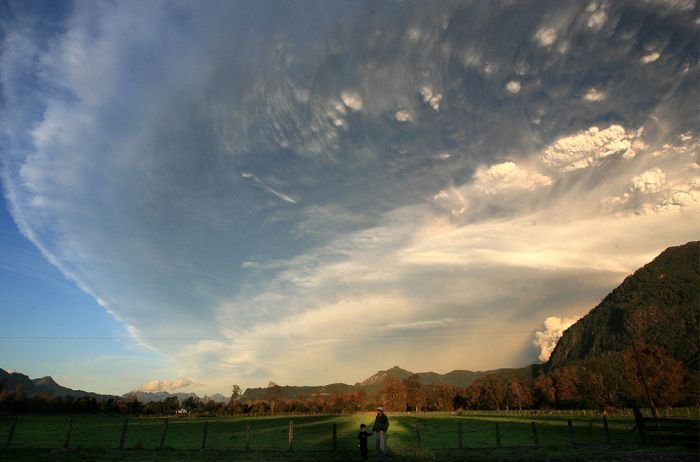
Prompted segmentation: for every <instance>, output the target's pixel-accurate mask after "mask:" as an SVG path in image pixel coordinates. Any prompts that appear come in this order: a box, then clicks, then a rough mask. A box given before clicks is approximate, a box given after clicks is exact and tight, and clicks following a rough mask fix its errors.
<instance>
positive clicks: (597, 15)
mask: <svg viewBox="0 0 700 462" xmlns="http://www.w3.org/2000/svg"><path fill="white" fill-rule="evenodd" d="M607 20H608V14H607V13H606V11H605V10H604V9H603V8H602V7H601V8H598V9H597V10H595V11H594V12H593V13H592V14H591V16H590V17H589V18H588V21H587V22H586V26H587V27H588V28H589V29H593V30H594V31H598V30H600V29H601V28H602V27H603V26H604V25H605V22H606V21H607Z"/></svg>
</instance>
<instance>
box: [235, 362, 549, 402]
mask: <svg viewBox="0 0 700 462" xmlns="http://www.w3.org/2000/svg"><path fill="white" fill-rule="evenodd" d="M539 369H540V366H537V365H531V366H526V367H522V368H519V369H496V370H492V371H483V372H482V371H478V372H472V371H465V370H455V371H452V372H448V373H447V374H438V373H435V372H418V373H417V374H418V376H419V377H420V379H421V383H422V384H423V385H433V384H443V383H444V384H448V385H453V386H457V387H468V386H469V385H471V384H472V383H474V382H475V381H477V380H479V379H481V378H483V377H486V376H487V375H497V376H500V377H502V378H503V379H504V380H506V379H507V380H509V379H511V378H518V379H522V380H529V379H532V378H533V377H535V376H536V375H537V372H538V371H539ZM413 374H414V372H411V371H408V370H406V369H402V368H400V367H398V366H394V367H392V368H391V369H387V370H384V371H378V372H377V373H375V374H373V375H371V376H370V377H368V378H366V379H365V380H363V381H362V382H359V383H356V384H355V385H347V384H344V383H334V384H330V385H320V386H283V387H281V391H282V397H284V398H299V397H304V396H312V395H315V394H332V393H348V392H353V391H365V392H368V393H374V392H377V391H379V390H380V389H381V387H382V384H383V383H384V379H385V378H386V377H387V376H393V377H395V378H398V379H399V380H404V379H406V378H407V377H410V376H411V375H413ZM267 396H268V389H267V388H263V387H260V388H248V389H247V390H246V391H245V393H243V396H242V397H241V399H242V400H244V401H255V400H264V399H266V398H267Z"/></svg>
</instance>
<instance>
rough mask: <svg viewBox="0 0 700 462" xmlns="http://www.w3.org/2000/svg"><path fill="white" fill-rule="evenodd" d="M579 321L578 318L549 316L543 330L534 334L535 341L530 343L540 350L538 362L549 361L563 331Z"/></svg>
mask: <svg viewBox="0 0 700 462" xmlns="http://www.w3.org/2000/svg"><path fill="white" fill-rule="evenodd" d="M579 319H580V316H576V317H573V318H559V317H557V316H550V317H548V318H547V319H545V320H544V330H543V331H537V332H535V339H534V340H533V341H532V344H533V345H535V346H536V347H537V348H539V350H540V354H539V356H538V358H539V360H540V361H542V362H547V360H549V357H550V355H551V354H552V351H554V347H556V346H557V343H558V342H559V339H561V337H562V335H563V334H564V331H565V330H566V329H568V328H569V327H571V326H573V325H574V323H576V321H578V320H579Z"/></svg>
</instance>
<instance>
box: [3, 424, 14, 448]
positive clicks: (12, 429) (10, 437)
mask: <svg viewBox="0 0 700 462" xmlns="http://www.w3.org/2000/svg"><path fill="white" fill-rule="evenodd" d="M15 427H17V417H15V420H14V421H13V422H12V426H11V427H10V433H8V434H7V444H5V447H6V448H9V447H10V445H11V444H12V437H13V436H14V435H15Z"/></svg>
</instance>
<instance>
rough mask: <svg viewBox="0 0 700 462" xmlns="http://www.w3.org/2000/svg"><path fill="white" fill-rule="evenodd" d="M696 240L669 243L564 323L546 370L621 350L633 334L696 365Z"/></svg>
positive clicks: (699, 257) (699, 294)
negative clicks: (579, 315) (590, 306)
mask: <svg viewBox="0 0 700 462" xmlns="http://www.w3.org/2000/svg"><path fill="white" fill-rule="evenodd" d="M699 326H700V241H694V242H689V243H687V244H685V245H680V246H676V247H669V248H668V249H666V250H664V251H663V252H662V253H661V254H659V256H657V257H656V258H655V259H654V260H653V261H651V262H650V263H648V264H646V265H644V266H643V267H642V268H640V269H638V270H637V271H635V272H634V273H633V274H632V275H630V276H628V277H627V278H625V280H624V281H623V282H622V284H620V286H618V287H617V288H616V289H614V290H613V291H612V292H610V294H608V295H607V296H606V297H605V298H604V299H603V301H602V302H601V303H600V304H599V305H598V306H596V307H595V308H593V309H592V310H591V311H590V312H589V313H588V314H587V315H586V316H584V317H583V318H581V319H580V320H578V321H577V322H576V323H575V324H574V325H572V326H571V327H570V328H569V329H567V330H566V331H565V332H564V334H563V336H562V338H561V339H560V340H559V342H558V343H557V345H556V347H555V348H554V351H553V352H552V354H551V356H550V358H549V361H548V362H547V363H546V365H545V369H546V370H550V369H553V368H557V367H562V366H566V365H567V364H570V363H573V362H577V361H582V360H585V359H588V358H591V357H595V356H597V355H600V354H601V353H604V352H621V351H624V350H626V349H629V348H630V347H631V339H635V341H643V342H644V343H646V344H647V345H654V346H660V347H662V348H663V349H664V350H665V352H666V353H667V354H668V355H669V356H671V357H673V358H675V359H677V360H679V361H681V362H682V363H683V364H684V365H685V366H686V367H687V368H689V369H691V370H695V371H698V370H700V360H699V355H700V345H699V344H700V335H698V333H699V332H700V329H699Z"/></svg>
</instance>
